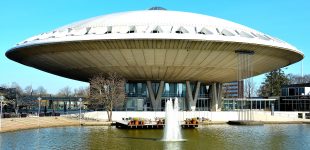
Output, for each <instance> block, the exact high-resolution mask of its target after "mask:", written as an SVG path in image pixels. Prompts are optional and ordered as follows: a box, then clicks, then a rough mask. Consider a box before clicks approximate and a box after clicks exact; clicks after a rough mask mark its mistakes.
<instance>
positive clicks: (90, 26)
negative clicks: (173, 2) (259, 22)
mask: <svg viewBox="0 0 310 150" xmlns="http://www.w3.org/2000/svg"><path fill="white" fill-rule="evenodd" d="M98 39H103V40H104V39H189V40H214V41H228V42H241V43H253V44H260V45H266V46H272V47H280V48H284V49H290V50H294V51H297V52H299V53H301V52H300V51H299V50H297V48H295V47H294V46H292V45H290V44H288V43H286V42H284V41H281V40H279V39H277V38H274V37H271V36H269V35H266V34H264V33H261V32H258V31H256V30H253V29H251V28H248V27H246V26H243V25H240V24H237V23H234V22H231V21H227V20H224V19H220V18H216V17H211V16H207V15H202V14H195V13H189V12H179V11H169V10H164V9H163V8H160V7H153V8H151V9H150V10H142V11H130V12H123V13H113V14H108V15H103V16H98V17H94V18H90V19H87V20H83V21H79V22H76V23H73V24H70V25H66V26H63V27H61V28H58V29H55V30H53V31H51V32H46V33H42V34H40V35H37V36H34V37H31V38H29V39H26V40H25V41H22V42H20V43H19V44H17V47H20V46H21V47H23V46H29V45H36V44H43V43H45V44H46V43H54V42H65V41H81V40H98Z"/></svg>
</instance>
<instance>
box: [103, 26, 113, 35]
mask: <svg viewBox="0 0 310 150" xmlns="http://www.w3.org/2000/svg"><path fill="white" fill-rule="evenodd" d="M110 33H112V27H111V26H108V27H107V31H106V32H105V33H104V34H110Z"/></svg>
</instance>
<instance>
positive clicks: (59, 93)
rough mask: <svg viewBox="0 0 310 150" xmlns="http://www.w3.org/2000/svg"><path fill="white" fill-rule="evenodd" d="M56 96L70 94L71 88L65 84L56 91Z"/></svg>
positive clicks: (67, 95)
mask: <svg viewBox="0 0 310 150" xmlns="http://www.w3.org/2000/svg"><path fill="white" fill-rule="evenodd" d="M57 95H58V96H65V97H69V96H71V95H72V91H71V88H70V87H69V86H66V87H64V88H62V89H60V90H59V92H58V93H57Z"/></svg>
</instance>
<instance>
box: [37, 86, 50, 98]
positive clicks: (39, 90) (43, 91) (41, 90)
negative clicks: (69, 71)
mask: <svg viewBox="0 0 310 150" xmlns="http://www.w3.org/2000/svg"><path fill="white" fill-rule="evenodd" d="M36 93H37V94H39V95H40V96H46V95H48V94H47V91H46V89H45V88H44V87H43V86H39V87H38V88H37V89H36Z"/></svg>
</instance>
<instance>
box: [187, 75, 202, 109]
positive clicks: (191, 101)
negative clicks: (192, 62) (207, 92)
mask: <svg viewBox="0 0 310 150" xmlns="http://www.w3.org/2000/svg"><path fill="white" fill-rule="evenodd" d="M185 83H186V95H187V98H186V100H187V108H188V109H190V110H192V111H194V110H195V109H196V103H197V99H198V94H199V90H200V84H201V82H200V81H197V83H196V86H195V90H194V92H195V94H194V97H193V91H192V89H191V85H190V82H189V81H185Z"/></svg>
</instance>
